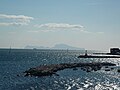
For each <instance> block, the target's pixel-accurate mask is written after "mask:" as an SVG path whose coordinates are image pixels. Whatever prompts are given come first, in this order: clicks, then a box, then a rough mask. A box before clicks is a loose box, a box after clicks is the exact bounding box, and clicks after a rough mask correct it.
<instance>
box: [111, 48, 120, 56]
mask: <svg viewBox="0 0 120 90" xmlns="http://www.w3.org/2000/svg"><path fill="white" fill-rule="evenodd" d="M110 54H112V55H120V49H119V48H110Z"/></svg>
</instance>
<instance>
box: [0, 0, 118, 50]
mask: <svg viewBox="0 0 120 90" xmlns="http://www.w3.org/2000/svg"><path fill="white" fill-rule="evenodd" d="M119 34H120V0H0V48H8V47H10V46H11V47H14V48H23V47H25V46H26V45H36V46H48V47H52V46H54V45H55V44H59V43H64V44H68V45H71V46H75V47H81V48H86V49H97V50H108V49H109V48H110V47H120V35H119Z"/></svg>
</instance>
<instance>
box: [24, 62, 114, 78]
mask: <svg viewBox="0 0 120 90" xmlns="http://www.w3.org/2000/svg"><path fill="white" fill-rule="evenodd" d="M103 66H115V64H113V63H107V62H103V63H99V62H98V63H62V64H52V65H41V66H38V67H35V68H30V69H29V70H26V71H25V72H24V73H25V76H51V75H53V74H56V72H57V71H59V70H63V69H68V68H73V70H74V68H77V67H80V68H81V69H82V70H85V71H86V72H90V71H97V70H100V69H101V68H102V67H103Z"/></svg>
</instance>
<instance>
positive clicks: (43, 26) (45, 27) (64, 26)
mask: <svg viewBox="0 0 120 90" xmlns="http://www.w3.org/2000/svg"><path fill="white" fill-rule="evenodd" d="M35 27H38V28H41V29H42V30H47V31H53V30H80V31H82V30H83V26H82V25H78V24H67V23H46V24H40V25H35Z"/></svg>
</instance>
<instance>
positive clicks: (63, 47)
mask: <svg viewBox="0 0 120 90" xmlns="http://www.w3.org/2000/svg"><path fill="white" fill-rule="evenodd" d="M24 49H61V50H66V49H68V50H85V49H84V48H78V47H73V46H70V45H67V44H56V45H54V46H53V47H44V46H31V45H27V46H25V48H24Z"/></svg>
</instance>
